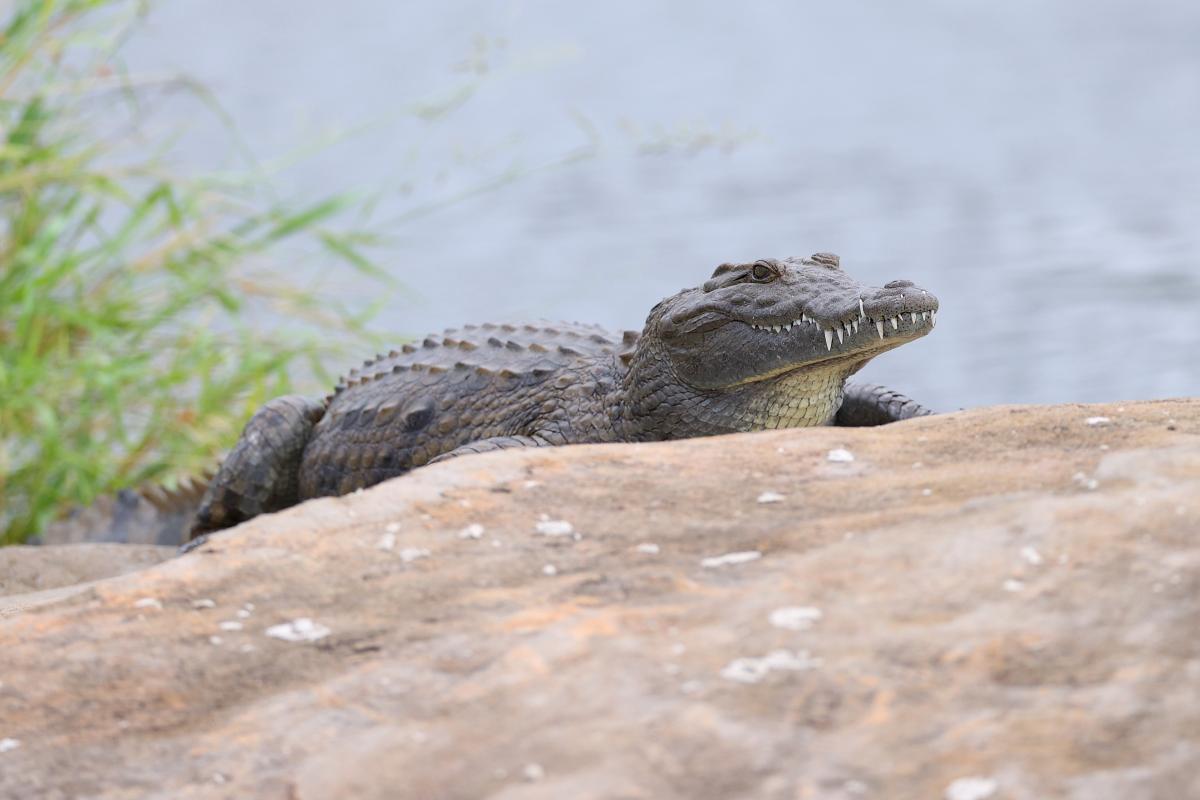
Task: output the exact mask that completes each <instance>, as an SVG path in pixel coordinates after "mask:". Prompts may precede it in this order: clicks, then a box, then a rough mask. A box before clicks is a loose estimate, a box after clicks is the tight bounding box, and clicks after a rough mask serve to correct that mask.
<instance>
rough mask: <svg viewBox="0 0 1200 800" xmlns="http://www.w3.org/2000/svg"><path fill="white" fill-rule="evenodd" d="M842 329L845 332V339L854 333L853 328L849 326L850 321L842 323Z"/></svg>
mask: <svg viewBox="0 0 1200 800" xmlns="http://www.w3.org/2000/svg"><path fill="white" fill-rule="evenodd" d="M842 330H844V331H845V332H846V338H847V339H849V338H850V337H851V336H852V335H853V334H854V330H853V329H852V328H851V327H850V323H849V322H847V323H845V324H844V325H842Z"/></svg>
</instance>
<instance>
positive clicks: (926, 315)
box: [921, 311, 929, 322]
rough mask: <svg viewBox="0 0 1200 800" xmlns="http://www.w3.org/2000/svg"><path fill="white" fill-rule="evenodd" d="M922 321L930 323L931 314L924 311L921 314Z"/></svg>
mask: <svg viewBox="0 0 1200 800" xmlns="http://www.w3.org/2000/svg"><path fill="white" fill-rule="evenodd" d="M921 319H923V320H925V321H926V322H929V312H928V311H922V312H921Z"/></svg>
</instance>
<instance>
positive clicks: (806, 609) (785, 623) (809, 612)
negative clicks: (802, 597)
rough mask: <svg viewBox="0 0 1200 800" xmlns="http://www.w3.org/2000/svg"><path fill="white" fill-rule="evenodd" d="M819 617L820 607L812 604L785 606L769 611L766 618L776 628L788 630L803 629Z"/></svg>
mask: <svg viewBox="0 0 1200 800" xmlns="http://www.w3.org/2000/svg"><path fill="white" fill-rule="evenodd" d="M820 618H821V609H819V608H813V607H812V606H785V607H783V608H777V609H775V610H774V611H772V612H771V615H770V617H768V619H769V620H770V621H771V624H772V625H774V626H775V627H776V628H784V629H786V630H789V631H804V630H808V629H809V628H811V627H812V626H813V625H814V624H815V623H816V621H817V620H819V619H820Z"/></svg>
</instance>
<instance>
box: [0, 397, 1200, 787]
mask: <svg viewBox="0 0 1200 800" xmlns="http://www.w3.org/2000/svg"><path fill="white" fill-rule="evenodd" d="M1093 416H1103V417H1107V418H1109V419H1110V420H1111V421H1112V422H1111V424H1107V425H1084V424H1081V420H1086V419H1087V418H1089V417H1093ZM1168 419H1170V420H1172V423H1171V426H1170V427H1173V428H1174V430H1169V429H1168V426H1167V425H1165V424H1164V423H1165V421H1166V420H1168ZM837 448H842V449H846V450H848V451H850V452H853V453H854V454H855V457H856V458H855V461H854V462H853V463H852V464H849V465H846V464H842V465H835V467H836V468H832V469H831V468H830V465H829V463H828V460H827V458H828V453H829V452H830V451H831V450H833V449H837ZM915 460H919V461H920V463H921V467H920V469H917V470H914V468H913V466H912V465H913V462H914V461H915ZM1077 474H1081V475H1084V476H1086V478H1087V481H1084V482H1082V483H1081V482H1080V481H1078V480H1076V479H1075V478H1074V477H1073V476H1075V475H1077ZM754 475H758V476H760V477H759V478H753V477H751V476H754ZM761 476H766V477H769V486H764V485H762V484H761V481H762V480H765V478H763V477H761ZM753 481H760V484H759V485H751V486H749V487H748V486H747V483H748V482H753ZM1089 481H1094V482H1095V483H1094V485H1092V484H1090V483H1088V482H1089ZM530 483H533V484H534V485H535V486H536V497H535V498H533V497H532V496H531V495H529V494H528V492H529V489H527V488H526V487H528V486H529V485H530ZM924 488H929V489H931V490H932V491H931V492H930V493H929V495H924V494H923V493H922V489H924ZM766 489H770V490H771V491H778V492H779V493H782V494H786V495H787V502H785V503H778V504H766V505H763V504H759V503H755V502H753V499H754V498H755V497H756V496H757V495H758V493H759V492H762V491H764V490H766ZM531 499H535V500H536V502H531ZM463 501H467V502H465V503H464V502H463ZM542 513H546V514H549V515H552V517H553V518H554V519H569V520H570V521H571V523H572V526H573V528H576V529H578V530H584V531H586V532H587V535H586V536H585V537H584V538H582V539H580V540H575V539H573V538H572V537H565V536H548V535H544V534H542V533H539V532H538V530H537V523H538V522H539V520H541V517H540V514H542ZM549 518H550V517H547V519H549ZM388 524H397V525H399V528H398V530H397V531H396V533H397V537H398V541H397V544H396V546H397V548H398V549H399V548H415V549H418V550H427V551H428V552H429V553H430V557H429V558H428V559H422V560H420V561H416V562H413V563H408V564H406V563H404V561H403V559H401V558H398V557H396V556H394V555H392V554H388V553H381V552H380V551H379V549H377V544H378V541H379V536H380V531H381V530H385V526H386V525H388ZM470 525H486V528H487V532H488V534H489V536H491V535H495V537H496V538H497V540H499V541H501V542H502V544H503V546H500V547H487V546H485V547H480V546H479V542H476V541H474V540H473V539H471V538H468V539H463V538H460V533H461V531H463V530H464V529H466V528H467V527H468V526H470ZM647 542H653V543H654V544H655V545H658V546H659V547H658V548H657V550H656V554H655V555H654V556H653V557H652V558H648V557H646V553H645V550H644V548H641V547H639V545H644V544H645V543H647ZM83 552H106V551H81V550H73V549H64V548H47V549H41V550H38V549H31V548H18V549H15V550H7V551H0V557H2V558H4V559H5V561H4V568H3V569H2V570H0V574H2V575H5V576H6V578H8V580H9V581H10V583H9V584H7V586H8V587H9V589H10V591H11V587H12V586H18V587H27V588H29V589H44V588H47V587H48V585H49V584H50V583H53V582H54V580H55V579H54V576H53V575H52V573H53V572H54V570H56V569H57V570H59V572H58V573H55V574H57V575H59V576H60V578H61V576H68V577H70V576H72V575H76V576H77V577H76V579H77V580H82V581H97V580H98V578H101V577H106V579H105V580H99V581H98V582H94V583H90V584H80V585H79V586H76V587H60V588H57V589H55V590H54V591H53V592H50V593H47V592H45V591H43V592H40V593H39V594H37V595H28V594H25V595H9V596H8V597H4V598H0V653H2V654H3V670H2V672H0V680H3V684H2V685H0V740H2V741H4V742H6V743H10V744H6V745H5V748H4V751H3V752H0V796H2V797H77V796H87V797H96V798H126V797H146V796H150V797H164V798H165V797H171V798H175V797H185V798H207V797H213V798H218V797H222V798H223V797H262V798H280V799H281V800H282V799H283V798H297V799H298V800H322V799H323V798H336V797H356V798H392V797H401V798H410V797H411V798H439V800H441V799H442V798H445V799H446V800H467V798H491V799H493V800H541V799H544V798H560V797H570V798H580V799H581V800H600V798H613V797H630V798H633V797H649V798H656V800H684V799H685V798H686V799H687V800H707V799H709V798H712V799H714V800H715V799H716V798H732V797H743V798H771V799H772V800H774V799H775V798H778V799H779V800H783V799H784V798H787V800H793V799H794V798H831V799H832V798H846V799H849V798H860V797H861V798H889V800H907V799H908V798H914V799H915V798H940V797H948V796H949V797H956V798H964V797H975V798H978V797H983V796H986V797H991V798H995V800H1000V799H1001V798H1005V799H1008V798H1021V797H1037V798H1058V797H1073V798H1114V799H1115V798H1133V797H1138V798H1142V797H1145V798H1152V797H1155V798H1156V797H1164V798H1166V797H1171V798H1175V797H1180V798H1182V797H1200V771H1198V770H1197V769H1196V764H1197V763H1200V693H1198V692H1197V691H1196V687H1197V685H1200V637H1197V635H1196V631H1197V629H1200V401H1172V402H1155V403H1139V404H1125V405H1124V406H1123V407H1121V408H1118V407H1116V406H1108V405H1095V406H1079V405H1070V406H1058V407H1036V408H1034V407H1021V408H1017V407H1003V408H991V409H982V410H977V411H969V412H962V413H958V414H949V415H945V416H940V417H930V418H922V419H914V420H909V421H907V422H903V423H900V424H897V425H892V426H888V427H886V428H881V429H836V430H835V429H813V430H792V431H772V432H766V433H759V434H751V435H744V436H733V437H722V438H714V439H696V440H691V441H685V442H677V443H670V444H649V445H633V446H629V445H608V446H590V447H568V448H541V449H537V450H530V451H526V452H521V451H512V450H509V451H504V452H500V453H494V454H487V455H482V456H473V457H469V458H463V459H458V460H454V461H450V462H447V463H444V464H439V465H435V466H433V467H429V468H426V469H422V470H418V471H417V472H414V473H412V474H410V475H408V476H405V477H404V478H401V479H398V480H395V481H391V482H389V483H387V484H384V485H382V486H379V487H376V488H374V489H371V490H369V491H366V492H363V493H362V494H359V495H354V496H350V497H344V498H331V499H324V500H319V501H314V502H310V503H306V504H304V505H302V506H300V507H298V508H295V509H291V510H289V511H286V512H283V513H280V514H275V515H271V516H266V517H262V518H260V519H257V520H254V521H252V522H251V523H249V524H246V525H243V526H240V527H239V528H237V529H235V530H233V531H230V532H227V533H223V534H220V535H217V536H214V537H213V538H212V540H211V541H210V542H209V543H208V544H207V545H205V546H203V547H201V548H199V549H198V550H197V551H195V552H193V553H190V554H188V555H186V556H183V557H179V558H171V559H169V560H167V561H165V562H163V563H159V564H157V565H154V566H146V564H147V561H146V560H141V561H139V559H145V558H146V554H144V553H141V554H140V555H139V551H136V550H133V549H132V548H131V549H128V550H124V551H118V553H124V554H125V555H126V558H125V560H124V562H123V563H117V562H121V559H120V558H116V559H115V561H114V560H113V559H112V558H111V556H109V555H105V558H109V559H110V561H109V563H108V564H107V565H106V566H105V568H104V569H101V570H99V571H98V572H95V571H88V570H85V569H83V567H82V566H81V565H82V564H84V563H86V561H87V559H86V558H85V557H84V556H82V555H81V553H83ZM737 553H759V554H761V557H759V558H757V559H756V560H753V561H752V562H747V563H741V564H736V565H729V566H724V567H721V568H715V569H706V568H705V567H703V566H701V563H702V561H703V560H704V559H706V558H714V557H720V556H721V555H722V554H737ZM1035 554H1036V557H1035ZM157 558H158V557H157V556H155V557H153V558H151V559H150V560H151V561H154V560H157ZM546 564H553V565H554V567H555V570H554V574H544V572H543V566H544V565H546ZM127 569H137V570H138V571H135V572H132V573H129V574H125V575H121V576H119V577H107V576H112V575H114V574H115V573H116V572H118V571H121V570H127ZM12 575H24V576H25V577H24V578H22V579H20V581H19V582H17V583H12V582H11V577H9V576H12ZM39 582H40V583H39ZM18 590H19V588H18ZM48 595H50V596H48ZM31 597H32V598H34V599H33V600H31V599H30V598H31ZM145 598H153V599H154V600H156V601H157V602H158V604H160V605H161V608H159V607H158V606H157V605H154V604H150V603H143V604H142V605H141V607H139V601H142V600H144V599H145ZM210 603H211V605H210ZM239 609H242V610H246V609H254V613H253V615H239V614H238V613H237V612H238V610H239ZM781 609H784V610H789V609H790V611H788V612H787V613H784V614H781V613H780V610H781ZM794 609H807V610H806V611H805V612H804V613H801V612H799V611H795V610H794ZM816 609H819V612H820V614H819V619H820V621H819V624H811V625H804V624H801V622H799V621H798V620H800V619H802V618H806V619H808V620H815V619H816V616H817V615H816V613H815V610H816ZM773 615H774V616H773ZM235 617H236V618H237V619H239V620H240V621H241V622H242V624H243V629H242V630H222V629H221V628H220V627H219V626H220V623H221V622H222V621H228V620H230V619H232V618H235ZM781 623H783V624H781ZM227 627H230V628H232V627H233V626H227ZM271 631H274V633H270V632H271ZM217 633H220V634H221V636H215V634H217ZM278 635H282V637H283V638H282V639H280V638H276V636H278ZM212 638H216V639H218V640H220V641H219V643H217V644H213V643H212V642H211V639H212ZM68 721H69V723H68ZM13 743H15V744H13ZM18 745H19V746H18Z"/></svg>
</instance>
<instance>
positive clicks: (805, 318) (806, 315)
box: [800, 314, 808, 322]
mask: <svg viewBox="0 0 1200 800" xmlns="http://www.w3.org/2000/svg"><path fill="white" fill-rule="evenodd" d="M800 321H801V322H808V314H801V315H800Z"/></svg>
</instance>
